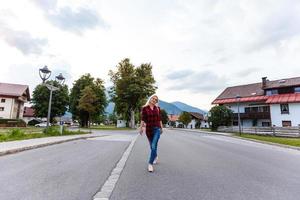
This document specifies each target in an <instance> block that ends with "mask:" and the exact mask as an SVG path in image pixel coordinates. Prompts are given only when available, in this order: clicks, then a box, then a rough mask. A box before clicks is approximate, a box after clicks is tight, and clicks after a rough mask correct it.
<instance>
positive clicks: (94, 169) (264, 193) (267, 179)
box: [0, 130, 300, 200]
mask: <svg viewBox="0 0 300 200" xmlns="http://www.w3.org/2000/svg"><path fill="white" fill-rule="evenodd" d="M105 133H107V134H110V135H111V136H106V137H99V138H93V139H87V140H78V141H73V142H67V143H62V144H58V145H53V146H48V147H43V148H38V149H34V150H29V151H24V152H20V153H17V154H12V155H7V156H2V157H0V199H1V200H2V199H3V200H36V199H39V200H41V199H43V200H50V199H51V200H61V199H63V200H77V199H78V200H91V199H92V198H93V196H94V195H95V193H96V192H98V191H99V189H100V188H101V186H102V185H103V184H104V182H105V181H106V179H107V178H108V177H109V175H110V172H111V171H112V169H113V168H114V167H115V165H116V163H117V162H118V161H119V159H120V158H121V156H122V154H123V152H124V151H125V150H126V148H127V146H128V145H129V143H130V138H131V137H132V136H134V134H136V131H122V132H105ZM158 153H159V157H160V163H159V164H158V165H156V166H155V171H154V173H149V172H147V161H148V154H149V145H148V141H147V140H146V137H145V136H143V137H139V138H138V139H137V141H136V143H135V146H134V147H133V150H132V152H131V154H130V156H129V159H128V160H127V163H126V165H125V168H124V170H123V172H122V173H121V176H120V179H119V180H118V182H117V184H116V186H115V188H114V190H113V193H112V195H111V198H110V199H111V200H146V199H147V200H154V199H155V200H177V199H178V200H179V199H180V200H298V199H299V197H300V190H299V187H300V151H297V150H292V149H286V148H281V147H277V146H272V145H266V144H260V143H255V142H251V141H245V140H241V139H236V138H232V137H226V136H219V135H210V134H203V133H195V132H188V131H174V130H165V132H164V134H163V135H162V137H161V140H160V141H159V152H158Z"/></svg>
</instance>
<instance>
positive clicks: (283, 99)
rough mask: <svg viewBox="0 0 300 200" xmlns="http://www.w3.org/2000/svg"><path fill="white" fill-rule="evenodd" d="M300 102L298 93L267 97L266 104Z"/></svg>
mask: <svg viewBox="0 0 300 200" xmlns="http://www.w3.org/2000/svg"><path fill="white" fill-rule="evenodd" d="M296 102H300V93H293V94H278V95H273V96H269V97H268V100H267V101H266V103H270V104H274V103H296Z"/></svg>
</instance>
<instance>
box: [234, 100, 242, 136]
mask: <svg viewBox="0 0 300 200" xmlns="http://www.w3.org/2000/svg"><path fill="white" fill-rule="evenodd" d="M235 98H236V99H237V107H238V124H239V134H240V135H241V133H242V131H241V116H240V99H241V96H240V95H236V96H235Z"/></svg>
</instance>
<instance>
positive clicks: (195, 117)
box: [167, 112, 209, 129]
mask: <svg viewBox="0 0 300 200" xmlns="http://www.w3.org/2000/svg"><path fill="white" fill-rule="evenodd" d="M188 113H189V114H190V115H191V118H192V120H191V122H190V123H189V124H188V125H187V127H186V128H189V129H195V128H208V127H209V126H208V122H207V117H205V116H204V115H203V114H201V113H197V112H188ZM168 117H169V122H168V124H167V125H168V126H172V124H173V126H174V127H177V128H183V127H185V125H183V123H182V122H180V121H179V115H168Z"/></svg>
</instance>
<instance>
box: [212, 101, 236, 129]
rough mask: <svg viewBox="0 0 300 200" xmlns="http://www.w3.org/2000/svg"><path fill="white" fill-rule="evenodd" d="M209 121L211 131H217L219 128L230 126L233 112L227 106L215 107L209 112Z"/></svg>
mask: <svg viewBox="0 0 300 200" xmlns="http://www.w3.org/2000/svg"><path fill="white" fill-rule="evenodd" d="M209 113H210V116H209V117H208V121H209V122H210V123H211V129H212V130H217V129H218V127H219V126H230V125H231V124H232V119H233V111H232V110H230V109H229V108H227V107H226V106H214V107H212V108H211V109H210V111H209Z"/></svg>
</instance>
